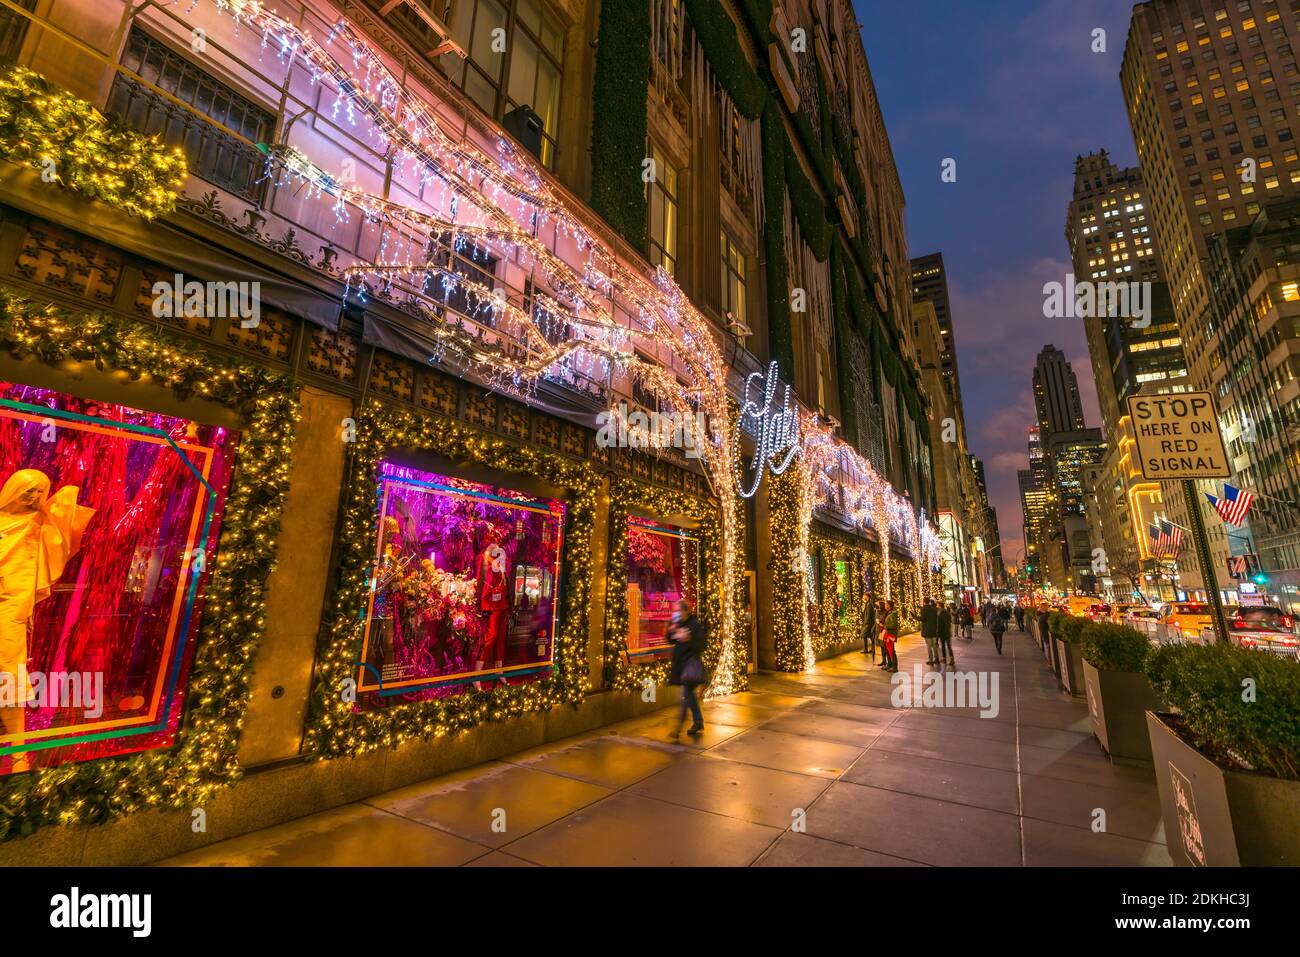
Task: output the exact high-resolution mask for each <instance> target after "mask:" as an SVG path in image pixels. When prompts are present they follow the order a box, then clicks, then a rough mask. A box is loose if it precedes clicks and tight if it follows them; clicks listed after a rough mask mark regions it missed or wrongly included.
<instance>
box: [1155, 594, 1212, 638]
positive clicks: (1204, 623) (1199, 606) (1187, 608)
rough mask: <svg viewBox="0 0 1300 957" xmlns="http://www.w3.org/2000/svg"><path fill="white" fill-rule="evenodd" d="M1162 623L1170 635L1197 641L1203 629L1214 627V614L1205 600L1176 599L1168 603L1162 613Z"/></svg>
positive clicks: (1207, 629)
mask: <svg viewBox="0 0 1300 957" xmlns="http://www.w3.org/2000/svg"><path fill="white" fill-rule="evenodd" d="M1160 623H1161V624H1162V625H1164V626H1165V627H1166V628H1167V629H1168V630H1169V635H1170V637H1171V638H1172V637H1181V638H1183V639H1184V640H1186V641H1196V640H1198V639H1199V638H1200V634H1201V632H1202V631H1209V630H1210V629H1212V628H1213V627H1214V615H1213V613H1211V611H1210V606H1209V604H1208V603H1207V602H1203V601H1176V602H1172V603H1171V604H1169V605H1166V606H1165V608H1164V610H1163V611H1161V613H1160Z"/></svg>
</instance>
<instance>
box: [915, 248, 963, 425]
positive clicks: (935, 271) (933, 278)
mask: <svg viewBox="0 0 1300 957" xmlns="http://www.w3.org/2000/svg"><path fill="white" fill-rule="evenodd" d="M921 300H925V301H928V302H930V303H932V304H933V305H934V314H935V317H936V318H937V319H938V320H939V335H940V337H941V338H940V343H939V344H940V351H939V367H940V370H941V371H942V373H943V381H944V385H945V386H946V387H947V389H948V395H949V397H951V399H952V401H953V404H954V405H956V406H957V408H958V409H960V408H962V404H961V380H960V378H959V376H958V375H957V340H956V339H955V338H954V337H953V331H952V311H951V306H950V305H949V303H948V273H947V271H946V270H945V269H944V266H943V253H930V254H929V255H928V256H918V257H917V258H916V259H913V260H912V301H913V302H919V301H921Z"/></svg>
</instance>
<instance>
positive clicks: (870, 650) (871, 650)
mask: <svg viewBox="0 0 1300 957" xmlns="http://www.w3.org/2000/svg"><path fill="white" fill-rule="evenodd" d="M879 628H880V625H879V624H877V622H876V606H875V605H874V604H873V603H872V602H867V607H866V610H865V611H863V612H862V653H863V654H864V655H868V656H869V657H870V658H871V660H872V661H875V660H876V632H877V631H878V630H879Z"/></svg>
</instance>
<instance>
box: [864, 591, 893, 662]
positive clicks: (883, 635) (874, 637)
mask: <svg viewBox="0 0 1300 957" xmlns="http://www.w3.org/2000/svg"><path fill="white" fill-rule="evenodd" d="M898 631H899V618H898V609H896V608H895V607H894V603H893V602H892V601H886V600H883V599H882V600H881V601H878V602H876V603H875V604H874V605H873V604H872V603H871V602H867V610H866V611H865V612H863V615H862V653H863V654H864V655H869V656H870V657H871V661H872V663H873V664H875V665H876V667H877V668H883V669H885V671H888V672H894V671H897V670H898V653H897V651H896V650H895V647H894V646H895V645H896V644H897V643H898ZM877 646H879V648H880V661H878V662H877V661H876V648H877Z"/></svg>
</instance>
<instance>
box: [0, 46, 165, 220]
mask: <svg viewBox="0 0 1300 957" xmlns="http://www.w3.org/2000/svg"><path fill="white" fill-rule="evenodd" d="M0 156H3V157H4V158H5V159H7V160H10V161H12V162H14V163H19V164H21V165H23V166H29V167H32V168H33V169H36V170H38V171H39V172H40V173H41V179H42V180H43V181H45V182H49V183H51V184H54V183H58V184H62V185H63V186H65V187H67V188H68V189H72V190H75V191H77V192H79V193H82V194H83V195H85V196H89V197H91V198H92V199H98V200H101V201H103V202H106V203H110V204H112V205H114V206H117V207H118V208H120V209H123V210H125V211H126V212H128V213H130V214H132V215H134V216H140V217H142V218H144V219H153V218H154V217H156V216H161V215H164V214H166V213H169V212H171V211H172V209H174V208H175V206H176V200H177V198H178V197H179V196H180V188H181V185H182V183H184V181H185V174H186V165H185V156H184V154H183V153H182V152H181V151H180V150H179V149H173V148H168V147H166V146H164V145H163V144H162V142H161V141H160V140H159V139H158V137H156V136H146V135H144V134H143V133H138V132H136V131H135V130H133V129H130V128H129V127H125V126H123V125H122V124H121V123H120V122H118V121H117V120H110V119H109V118H107V117H105V116H104V115H103V114H102V113H100V112H99V111H98V110H96V109H95V108H94V107H93V106H91V104H89V103H87V102H86V101H85V100H83V99H80V98H79V97H75V96H73V95H72V94H70V93H66V92H63V91H61V90H57V89H55V87H54V86H53V85H52V84H50V82H49V81H48V80H46V79H45V78H44V77H43V76H41V75H40V74H39V73H34V72H33V71H31V70H29V69H27V68H26V67H21V66H20V67H14V68H12V69H11V70H9V71H8V73H6V74H5V75H4V76H3V77H0Z"/></svg>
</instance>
